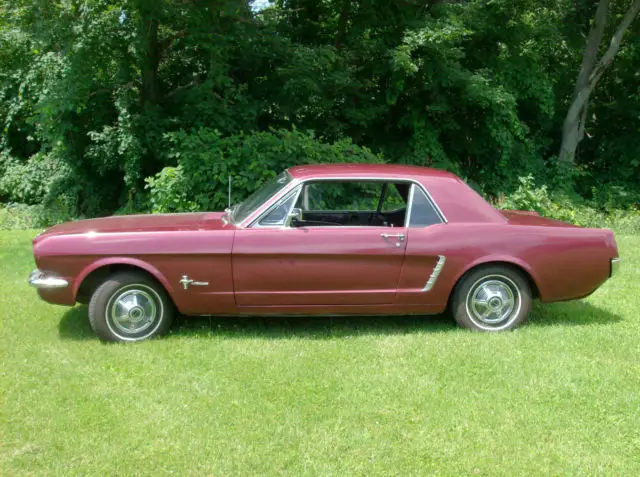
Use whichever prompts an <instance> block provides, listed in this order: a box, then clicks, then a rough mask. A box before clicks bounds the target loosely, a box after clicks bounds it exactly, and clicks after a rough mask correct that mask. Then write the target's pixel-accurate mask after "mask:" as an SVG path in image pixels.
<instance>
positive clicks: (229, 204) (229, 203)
mask: <svg viewBox="0 0 640 477" xmlns="http://www.w3.org/2000/svg"><path fill="white" fill-rule="evenodd" d="M227 203H228V207H229V208H231V176H229V200H228V201H227Z"/></svg>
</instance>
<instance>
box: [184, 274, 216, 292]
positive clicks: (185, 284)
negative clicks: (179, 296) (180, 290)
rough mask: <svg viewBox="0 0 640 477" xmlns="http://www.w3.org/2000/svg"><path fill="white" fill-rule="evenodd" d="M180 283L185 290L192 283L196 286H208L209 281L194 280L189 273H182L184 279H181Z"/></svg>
mask: <svg viewBox="0 0 640 477" xmlns="http://www.w3.org/2000/svg"><path fill="white" fill-rule="evenodd" d="M180 283H181V284H182V286H183V287H184V289H185V290H186V289H187V288H189V286H191V285H193V286H194V287H206V286H208V285H209V282H198V281H196V280H192V279H191V278H189V277H188V276H187V275H182V279H181V280H180Z"/></svg>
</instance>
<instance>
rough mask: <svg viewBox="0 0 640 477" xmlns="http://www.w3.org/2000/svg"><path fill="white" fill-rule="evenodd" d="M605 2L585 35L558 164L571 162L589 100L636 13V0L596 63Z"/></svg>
mask: <svg viewBox="0 0 640 477" xmlns="http://www.w3.org/2000/svg"><path fill="white" fill-rule="evenodd" d="M608 10H609V0H600V3H599V4H598V10H597V12H596V17H595V20H594V23H593V25H592V27H591V29H590V31H589V37H588V39H587V45H586V47H585V50H584V54H583V56H582V64H581V66H580V73H579V74H578V79H577V81H576V86H575V89H574V95H573V100H572V103H571V106H570V107H569V111H568V112H567V116H566V117H565V120H564V124H563V128H562V144H561V146H560V160H562V161H566V162H571V163H573V162H574V161H575V156H576V150H577V149H578V145H579V144H580V141H582V139H583V138H584V128H585V123H586V121H587V119H588V115H587V111H588V108H589V98H590V97H591V93H592V92H593V90H594V89H595V87H596V85H597V84H598V80H599V79H600V78H601V77H602V75H603V73H604V72H605V71H606V69H607V68H608V67H609V66H610V65H611V63H612V61H613V59H614V58H615V56H616V54H617V53H618V50H619V49H620V43H621V42H622V37H623V36H624V34H625V32H626V31H627V29H628V28H629V26H631V23H633V20H635V18H636V17H637V16H638V12H640V0H634V2H633V3H632V5H631V6H630V7H629V10H627V12H626V13H625V15H624V17H623V18H622V22H620V25H619V26H618V28H617V29H616V31H615V33H614V35H613V37H612V38H611V42H610V44H609V48H608V49H607V51H606V52H605V53H604V55H602V58H600V60H599V61H597V63H596V58H597V56H598V49H599V46H600V43H601V42H602V36H603V34H604V28H605V26H606V22H607V15H608Z"/></svg>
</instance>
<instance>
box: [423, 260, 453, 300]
mask: <svg viewBox="0 0 640 477" xmlns="http://www.w3.org/2000/svg"><path fill="white" fill-rule="evenodd" d="M446 262H447V257H445V256H444V255H438V263H436V266H435V267H433V271H432V272H431V276H430V277H429V280H427V283H426V284H425V286H424V288H423V289H422V291H423V292H428V291H429V290H431V289H432V288H433V286H434V285H435V284H436V280H437V279H438V276H439V275H440V272H441V271H442V268H443V267H444V264H445V263H446Z"/></svg>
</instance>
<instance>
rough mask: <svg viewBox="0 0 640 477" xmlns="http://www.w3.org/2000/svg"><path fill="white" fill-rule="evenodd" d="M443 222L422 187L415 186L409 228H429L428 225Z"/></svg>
mask: <svg viewBox="0 0 640 477" xmlns="http://www.w3.org/2000/svg"><path fill="white" fill-rule="evenodd" d="M441 222H442V220H441V219H440V216H439V215H438V212H436V210H435V208H434V207H433V205H432V204H431V201H430V200H429V199H428V197H427V196H426V195H425V193H424V192H423V191H422V189H421V188H420V187H418V186H416V185H414V186H413V201H412V203H411V216H410V218H409V227H427V226H428V225H433V224H439V223H441Z"/></svg>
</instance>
